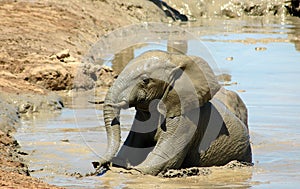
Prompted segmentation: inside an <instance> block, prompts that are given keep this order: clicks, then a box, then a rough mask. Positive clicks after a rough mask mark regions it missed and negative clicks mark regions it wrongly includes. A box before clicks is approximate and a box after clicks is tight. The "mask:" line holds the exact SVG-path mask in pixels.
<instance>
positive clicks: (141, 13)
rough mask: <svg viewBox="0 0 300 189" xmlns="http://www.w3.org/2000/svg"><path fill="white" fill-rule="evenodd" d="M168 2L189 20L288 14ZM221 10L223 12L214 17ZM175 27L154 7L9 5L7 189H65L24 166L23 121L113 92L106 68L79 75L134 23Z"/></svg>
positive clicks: (52, 2) (0, 82)
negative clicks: (19, 134)
mask: <svg viewBox="0 0 300 189" xmlns="http://www.w3.org/2000/svg"><path fill="white" fill-rule="evenodd" d="M167 2H168V3H169V4H170V5H172V6H174V7H175V8H177V9H178V10H179V11H181V13H182V14H186V15H188V17H189V18H197V17H201V16H203V17H212V16H225V17H238V16H241V15H246V16H247V15H255V14H256V16H257V15H260V16H261V15H267V13H268V15H269V14H273V15H278V14H286V10H284V7H283V6H284V4H283V1H274V2H273V1H272V2H273V3H271V4H272V6H273V8H272V6H265V8H264V5H266V4H263V5H261V6H254V5H253V6H252V5H249V6H248V7H251V6H252V8H249V9H247V8H245V6H243V7H244V10H242V9H241V8H239V6H240V5H245V4H239V5H238V4H230V2H233V1H226V2H225V1H222V3H223V6H221V4H220V5H215V4H207V5H204V4H201V5H200V4H199V5H198V6H193V4H192V3H191V4H190V5H189V6H190V7H193V8H197V7H198V8H199V7H200V8H201V7H202V8H203V7H206V6H210V7H213V8H210V9H203V10H209V11H210V12H202V13H199V14H198V13H197V14H196V11H195V10H193V9H183V8H182V7H183V6H182V5H181V4H179V3H178V2H176V1H167ZM192 2H194V1H192ZM245 2H246V1H245ZM266 2H267V1H266ZM269 2H271V1H269ZM225 5H226V6H225ZM230 5H232V6H231V8H229V7H230ZM233 5H234V6H233ZM185 7H188V6H185ZM222 7H223V8H222ZM224 7H225V8H224ZM232 7H233V8H232ZM240 7H241V6H240ZM266 7H268V11H266ZM270 7H271V8H270ZM215 9H217V10H218V11H217V14H216V15H213V14H212V12H216V11H213V10H215ZM247 10H248V13H247ZM251 11H252V12H251ZM254 11H256V12H254ZM259 11H260V12H261V13H265V14H260V13H259ZM241 12H242V13H243V14H241ZM275 12H276V14H275ZM250 13H251V14H250ZM252 13H253V14H252ZM173 21H174V20H173V19H172V18H170V17H166V14H165V12H164V10H162V9H160V8H159V7H158V6H156V5H155V4H154V3H152V2H151V1H146V0H145V1H140V0H129V1H126V2H120V1H117V0H110V1H106V0H98V1H95V0H85V1H81V0H66V1H58V0H46V1H39V0H20V1H11V0H4V1H1V2H0V91H1V93H0V187H12V188H57V187H55V186H50V185H48V184H46V183H43V182H42V181H39V180H37V179H34V178H32V177H30V174H29V171H28V168H27V166H26V165H25V164H24V162H23V160H22V156H24V155H26V153H24V152H21V151H19V146H18V143H17V141H16V140H14V139H13V137H12V134H13V132H15V130H16V129H17V128H18V127H19V126H20V120H19V118H20V116H24V115H28V114H33V113H39V112H42V111H51V112H56V111H60V109H62V108H63V101H62V100H61V98H60V97H59V96H58V95H57V94H56V91H63V90H72V89H76V90H78V89H80V88H84V89H86V88H91V87H93V85H95V82H94V81H95V80H100V81H102V82H101V83H100V84H99V85H100V86H102V85H103V86H109V85H110V83H111V81H112V80H113V78H114V77H116V74H115V73H114V72H113V71H112V70H111V69H110V68H107V67H104V66H99V65H98V66H95V67H93V69H90V68H84V69H79V70H81V71H82V70H84V73H83V72H77V68H78V67H79V66H83V64H82V63H81V59H82V57H83V56H84V55H85V54H86V53H87V52H88V50H89V48H90V47H91V46H92V45H93V44H94V43H95V42H96V41H97V40H98V39H99V38H100V37H101V36H103V35H105V34H108V33H109V32H111V31H113V30H115V29H117V28H120V27H122V26H126V25H130V24H133V23H139V22H166V23H169V22H173ZM78 74H79V76H78ZM93 75H96V79H93ZM75 77H77V78H78V77H80V78H82V79H81V80H80V83H78V82H74V80H73V79H74V78H75ZM77 81H78V80H77Z"/></svg>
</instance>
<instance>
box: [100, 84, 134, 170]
mask: <svg viewBox="0 0 300 189" xmlns="http://www.w3.org/2000/svg"><path fill="white" fill-rule="evenodd" d="M120 83H121V84H120ZM121 91H122V92H125V90H124V86H123V82H118V84H114V85H113V86H112V87H111V88H110V89H109V91H108V92H107V94H106V97H105V101H104V107H103V116H104V123H105V129H106V134H107V149H106V153H105V155H104V156H103V157H102V158H101V159H100V162H99V163H100V165H104V164H106V163H108V162H110V161H111V160H112V158H113V157H114V156H115V155H116V153H117V152H118V150H119V147H120V143H121V128H120V110H121V108H126V107H127V106H128V100H125V99H124V98H121V95H120V94H121V93H122V92H121ZM120 99H122V100H121V101H120Z"/></svg>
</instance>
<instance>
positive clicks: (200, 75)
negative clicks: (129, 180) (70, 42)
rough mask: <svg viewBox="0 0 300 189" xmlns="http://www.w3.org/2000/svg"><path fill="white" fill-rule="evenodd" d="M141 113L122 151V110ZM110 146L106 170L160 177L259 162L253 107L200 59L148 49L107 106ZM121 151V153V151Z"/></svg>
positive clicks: (111, 93) (128, 69) (125, 74)
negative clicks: (250, 122)
mask: <svg viewBox="0 0 300 189" xmlns="http://www.w3.org/2000/svg"><path fill="white" fill-rule="evenodd" d="M129 107H134V108H135V109H136V115H135V119H134V121H133V124H132V128H131V131H130V132H129V134H128V136H127V138H126V141H125V142H124V144H123V145H122V146H121V148H120V142H121V137H120V136H121V135H120V121H119V120H120V119H119V117H120V110H121V109H126V108H129ZM103 112H104V121H105V128H106V132H107V140H108V147H107V151H106V154H105V155H104V156H103V157H101V159H100V161H99V167H98V168H100V167H101V166H105V165H108V163H109V162H112V163H113V164H114V165H115V166H121V167H124V168H128V169H135V170H138V171H140V172H141V173H143V174H151V175H157V174H158V173H160V172H165V171H166V170H168V169H178V168H186V167H192V166H213V165H224V164H226V163H228V162H230V161H232V160H238V161H244V162H250V163H251V161H252V154H251V147H250V141H249V131H248V127H247V109H246V106H245V104H244V103H243V102H242V100H241V99H240V97H239V96H238V95H237V94H236V93H235V92H232V91H228V90H226V89H224V88H222V87H221V86H220V85H219V84H218V81H217V79H216V76H215V75H214V73H213V71H212V70H211V68H210V67H209V65H208V64H207V63H206V62H205V61H204V60H203V59H201V58H199V57H194V56H186V55H180V54H171V53H168V52H164V51H149V52H146V53H144V54H142V55H140V56H139V57H137V58H135V59H134V60H132V61H131V62H130V63H129V64H128V65H127V66H126V67H125V69H124V70H123V71H122V72H121V73H120V75H119V77H118V78H117V79H116V81H115V83H114V84H113V86H112V87H111V88H110V89H109V91H108V93H107V95H106V98H105V101H104V110H103ZM119 148H120V149H119Z"/></svg>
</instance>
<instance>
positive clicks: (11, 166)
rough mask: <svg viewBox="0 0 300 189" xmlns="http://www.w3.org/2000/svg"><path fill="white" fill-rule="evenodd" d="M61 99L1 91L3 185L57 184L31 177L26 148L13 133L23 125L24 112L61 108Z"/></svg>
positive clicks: (0, 168) (0, 165)
mask: <svg viewBox="0 0 300 189" xmlns="http://www.w3.org/2000/svg"><path fill="white" fill-rule="evenodd" d="M46 99H47V100H46ZM59 102H60V101H59V99H57V98H55V97H54V96H51V95H49V96H44V95H43V96H40V95H37V94H34V95H31V96H30V95H29V94H27V95H26V96H23V95H17V94H11V93H3V92H2V93H1V95H0V157H1V158H0V186H1V187H14V188H20V187H25V188H26V187H29V188H32V187H35V188H36V187H42V188H56V187H54V186H50V185H48V184H45V183H43V182H42V181H40V180H38V179H34V178H32V177H30V176H29V175H30V174H29V170H28V167H27V165H26V163H25V162H24V160H23V157H24V155H28V154H27V153H25V152H22V151H20V146H19V144H18V142H17V141H16V140H15V139H14V138H13V137H12V135H13V133H14V132H15V131H16V129H17V128H18V127H19V126H20V115H21V114H32V113H33V112H35V113H38V112H41V111H45V110H46V109H48V108H50V109H51V110H59V109H61V105H58V104H60V103H59Z"/></svg>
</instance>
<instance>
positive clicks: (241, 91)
mask: <svg viewBox="0 0 300 189" xmlns="http://www.w3.org/2000/svg"><path fill="white" fill-rule="evenodd" d="M237 92H239V93H244V92H246V90H243V89H240V90H237Z"/></svg>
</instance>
